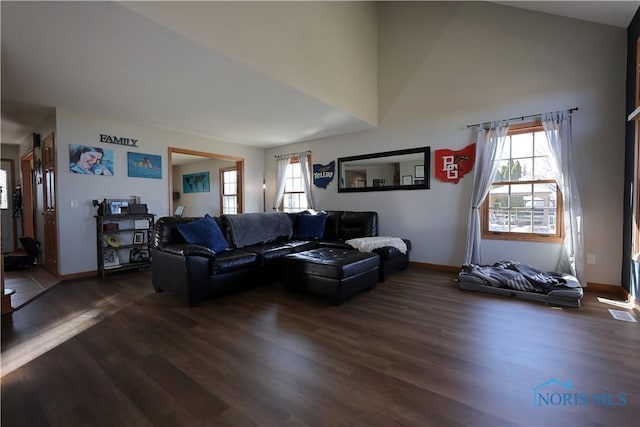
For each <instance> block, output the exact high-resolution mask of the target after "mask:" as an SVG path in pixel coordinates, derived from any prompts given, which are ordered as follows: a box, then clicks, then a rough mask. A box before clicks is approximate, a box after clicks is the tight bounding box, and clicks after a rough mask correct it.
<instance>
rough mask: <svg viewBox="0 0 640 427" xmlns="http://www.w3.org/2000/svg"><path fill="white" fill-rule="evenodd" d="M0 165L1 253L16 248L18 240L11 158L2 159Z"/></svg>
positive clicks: (14, 182)
mask: <svg viewBox="0 0 640 427" xmlns="http://www.w3.org/2000/svg"><path fill="white" fill-rule="evenodd" d="M1 163H2V165H1V166H0V217H1V218H0V219H1V225H0V232H1V234H2V253H10V252H13V251H14V250H16V247H17V246H16V244H17V241H18V238H17V235H18V230H17V227H16V226H17V223H16V218H15V215H14V212H15V208H16V206H14V203H13V197H12V196H13V193H14V191H15V189H16V180H15V170H14V164H13V160H12V159H2V161H1Z"/></svg>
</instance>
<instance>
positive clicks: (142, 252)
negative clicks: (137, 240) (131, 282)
mask: <svg viewBox="0 0 640 427" xmlns="http://www.w3.org/2000/svg"><path fill="white" fill-rule="evenodd" d="M147 261H149V250H148V249H138V248H133V249H131V251H129V262H131V263H133V262H147Z"/></svg>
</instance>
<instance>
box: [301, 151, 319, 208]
mask: <svg viewBox="0 0 640 427" xmlns="http://www.w3.org/2000/svg"><path fill="white" fill-rule="evenodd" d="M310 162H311V153H306V154H304V155H302V156H300V166H301V169H302V181H303V183H304V194H305V195H306V196H307V205H308V206H309V208H310V209H315V208H316V204H315V202H314V201H313V194H311V177H310V176H309V167H310V165H309V163H310Z"/></svg>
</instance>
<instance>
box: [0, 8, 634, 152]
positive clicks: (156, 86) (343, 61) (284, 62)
mask: <svg viewBox="0 0 640 427" xmlns="http://www.w3.org/2000/svg"><path fill="white" fill-rule="evenodd" d="M496 3H501V4H506V5H510V6H515V7H523V8H528V9H532V10H537V11H542V12H549V13H554V14H559V15H564V16H569V17H575V18H578V19H584V20H591V21H594V22H600V23H605V24H607V25H614V26H618V27H621V28H625V27H626V26H627V25H628V24H629V22H630V20H631V18H632V17H633V14H634V13H635V11H636V10H637V8H638V4H639V2H637V1H633V2H496ZM0 7H1V8H2V9H1V12H2V15H1V16H2V27H1V31H2V70H1V71H2V92H1V93H2V105H1V108H2V142H3V143H18V142H20V140H21V139H23V138H25V137H26V136H28V135H29V134H30V132H31V129H33V128H34V126H36V125H37V124H39V123H40V122H41V121H42V120H43V119H44V118H45V117H46V116H47V115H48V114H50V112H51V111H52V109H53V108H55V107H58V108H64V109H72V110H77V111H82V112H84V113H86V114H88V115H94V116H99V117H109V118H113V119H118V120H124V121H130V122H133V123H141V124H147V125H150V126H156V127H161V128H166V129H172V130H176V131H180V132H186V133H190V134H196V135H202V136H206V137H209V138H214V139H220V140H225V141H231V142H236V143H240V144H248V145H253V146H262V147H268V146H275V145H280V144H287V143H292V142H297V141H302V140H307V139H313V138H319V137H323V136H329V135H335V134H341V133H346V132H353V131H358V130H363V129H369V128H373V127H375V126H376V125H377V102H376V96H377V95H376V84H377V82H376V80H375V79H376V75H377V74H376V61H377V56H376V43H377V42H376V35H377V34H376V28H375V26H376V22H377V16H376V8H375V3H372V2H312V3H308V2H299V3H298V2H293V3H287V2H285V3H271V2H239V3H231V2H186V3H185V2H135V3H129V2H10V1H2V2H1V3H0ZM283 8H286V10H285V9H283ZM283 11H284V12H286V13H283ZM283 15H286V16H283ZM338 41H340V42H338Z"/></svg>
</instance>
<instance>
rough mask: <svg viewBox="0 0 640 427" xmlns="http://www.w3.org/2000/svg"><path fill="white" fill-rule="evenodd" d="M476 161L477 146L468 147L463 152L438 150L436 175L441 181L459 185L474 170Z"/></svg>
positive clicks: (436, 152) (436, 154)
mask: <svg viewBox="0 0 640 427" xmlns="http://www.w3.org/2000/svg"><path fill="white" fill-rule="evenodd" d="M475 160H476V144H475V143H473V144H471V145H467V146H466V147H465V148H463V149H462V150H458V151H453V150H444V149H443V150H436V151H435V170H436V171H435V175H436V178H438V179H439V180H440V181H444V182H453V183H454V184H457V183H458V181H460V178H462V177H463V176H464V175H465V174H466V173H467V172H470V171H471V169H473V163H474V161H475Z"/></svg>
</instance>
